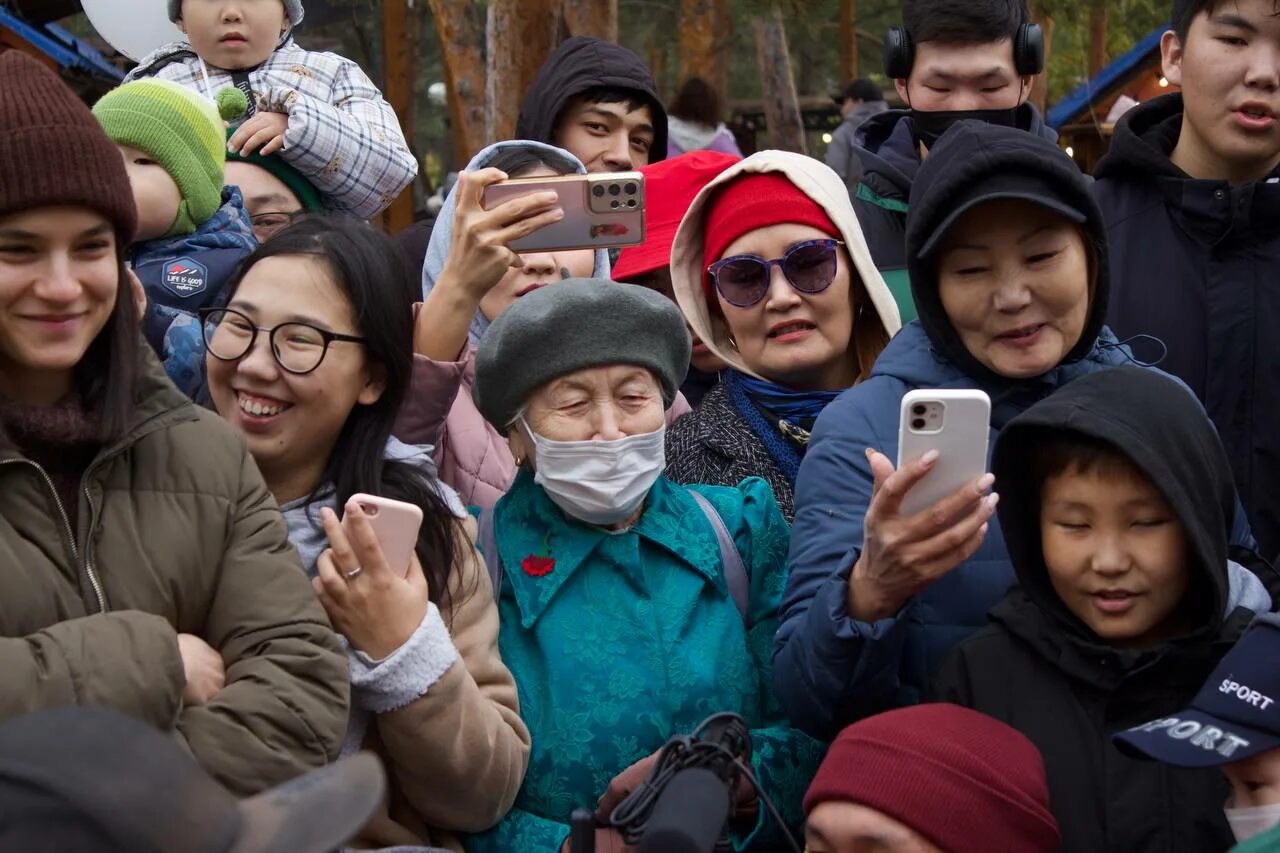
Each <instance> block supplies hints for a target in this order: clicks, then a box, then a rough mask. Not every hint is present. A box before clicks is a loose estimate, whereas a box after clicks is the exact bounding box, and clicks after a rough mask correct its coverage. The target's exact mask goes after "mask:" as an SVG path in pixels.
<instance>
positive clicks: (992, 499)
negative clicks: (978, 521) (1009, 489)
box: [987, 492, 1000, 512]
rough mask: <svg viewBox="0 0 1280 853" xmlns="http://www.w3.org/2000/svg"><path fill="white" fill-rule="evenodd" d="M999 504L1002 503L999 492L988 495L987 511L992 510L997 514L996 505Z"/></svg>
mask: <svg viewBox="0 0 1280 853" xmlns="http://www.w3.org/2000/svg"><path fill="white" fill-rule="evenodd" d="M998 503H1000V493H999V492H992V493H991V494H989V495H987V509H988V510H990V511H991V512H995V511H996V504H998Z"/></svg>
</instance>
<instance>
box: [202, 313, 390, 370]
mask: <svg viewBox="0 0 1280 853" xmlns="http://www.w3.org/2000/svg"><path fill="white" fill-rule="evenodd" d="M199 314H200V325H201V328H202V329H203V331H204V346H205V349H206V350H208V352H209V354H210V355H211V356H213V357H214V358H216V359H218V360H219V361H238V360H240V359H242V358H244V357H245V356H246V355H248V354H249V353H250V352H251V351H252V350H253V345H254V344H255V343H256V342H257V340H258V333H259V332H264V333H266V335H267V338H268V340H269V341H270V343H271V354H272V355H273V356H275V359H276V363H277V364H279V365H280V366H281V367H282V368H284V369H285V370H287V371H288V372H289V373H295V374H299V375H300V374H304V373H310V372H311V371H313V370H315V369H316V368H317V367H319V366H320V363H321V362H323V361H324V357H325V355H327V354H328V352H329V344H331V343H333V342H335V341H345V342H347V343H352V344H363V343H367V341H366V340H365V339H364V338H361V337H357V336H355V335H340V334H338V333H337V332H330V331H329V330H327V329H318V328H316V327H315V326H313V325H311V324H310V323H281V324H280V325H279V326H275V327H274V328H270V329H264V328H262V327H261V326H255V325H254V324H253V321H252V320H250V319H249V318H248V317H247V316H246V315H244V314H242V313H241V312H239V311H236V310H235V309H234V308H203V309H201V310H200V312H199Z"/></svg>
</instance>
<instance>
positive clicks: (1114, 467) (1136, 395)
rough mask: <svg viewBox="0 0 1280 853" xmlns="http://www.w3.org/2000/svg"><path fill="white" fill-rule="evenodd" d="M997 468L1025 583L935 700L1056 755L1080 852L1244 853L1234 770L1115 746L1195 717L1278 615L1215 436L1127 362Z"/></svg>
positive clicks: (937, 689)
mask: <svg viewBox="0 0 1280 853" xmlns="http://www.w3.org/2000/svg"><path fill="white" fill-rule="evenodd" d="M992 470H993V473H994V474H995V475H996V482H997V483H999V484H1000V489H1001V492H1002V494H1003V496H1004V500H1002V501H1001V503H1000V510H999V513H1000V524H1001V528H1002V529H1003V531H1004V538H1005V542H1006V544H1007V546H1008V548H1009V553H1010V555H1011V557H1012V558H1013V562H1014V567H1015V572H1016V574H1017V578H1018V581H1019V584H1020V588H1015V589H1014V590H1013V591H1012V592H1010V593H1009V595H1008V596H1007V597H1006V598H1005V599H1004V600H1003V601H1001V602H1000V603H999V604H997V605H996V607H995V608H994V609H993V610H992V612H991V619H992V622H993V624H992V625H990V626H988V627H987V628H985V629H983V630H982V631H980V632H978V633H977V634H974V635H973V636H972V637H970V638H969V639H968V640H966V641H964V642H962V643H961V644H960V645H959V646H958V647H957V648H956V650H955V652H953V654H952V656H951V657H950V658H948V659H947V660H946V661H945V662H944V663H943V664H942V666H941V667H939V669H938V671H937V672H936V673H935V675H934V681H933V692H934V693H935V694H936V696H937V697H938V698H939V699H940V700H941V701H951V702H956V703H957V704H961V705H966V706H968V707H970V708H973V709H975V710H978V711H981V712H982V713H984V714H987V715H989V716H992V717H995V718H996V719H998V720H1001V721H1003V722H1005V723H1008V724H1009V725H1011V726H1013V727H1014V728H1016V729H1018V730H1019V731H1021V732H1022V733H1023V734H1025V735H1026V736H1027V737H1028V738H1030V739H1031V741H1032V742H1033V743H1034V744H1035V745H1036V746H1037V747H1038V748H1039V749H1040V752H1041V754H1042V755H1043V756H1044V761H1045V770H1046V773H1047V776H1048V779H1049V791H1050V803H1051V807H1052V809H1053V812H1054V815H1055V816H1056V818H1057V820H1058V824H1059V827H1060V828H1061V830H1062V841H1063V847H1062V849H1063V851H1065V853H1073V851H1079V853H1085V851H1088V853H1104V852H1105V851H1115V852H1116V853H1120V851H1124V853H1128V852H1129V851H1133V850H1197V851H1199V850H1205V851H1210V850H1224V849H1226V848H1227V847H1228V846H1229V845H1230V844H1231V840H1232V836H1231V831H1230V829H1229V828H1228V826H1227V824H1226V820H1225V818H1224V817H1223V813H1222V803H1223V800H1224V799H1225V798H1226V795H1227V789H1226V785H1225V782H1224V780H1223V779H1222V778H1221V776H1220V775H1219V774H1217V773H1216V772H1214V771H1211V770H1196V769H1186V768H1174V767H1169V766H1167V765H1159V764H1154V763H1151V762H1143V761H1139V760H1136V759H1132V758H1129V757H1127V756H1125V755H1124V754H1122V753H1121V752H1120V751H1119V750H1117V749H1116V747H1115V746H1114V745H1113V744H1112V742H1111V739H1110V736H1111V735H1112V734H1113V733H1114V732H1116V731H1118V730H1121V729H1124V728H1126V727H1129V726H1133V725H1137V724H1139V723H1142V722H1145V721H1147V720H1149V719H1151V718H1153V717H1158V716H1160V715H1162V714H1164V713H1167V712H1169V711H1173V710H1176V709H1178V708H1180V707H1182V705H1183V704H1185V703H1186V702H1187V701H1188V700H1189V699H1190V698H1191V697H1192V696H1194V695H1195V693H1196V691H1197V689H1198V688H1199V686H1200V684H1201V682H1202V681H1203V680H1204V678H1205V676H1207V675H1208V674H1209V672H1210V671H1212V669H1213V667H1214V665H1215V664H1216V663H1217V661H1218V660H1219V659H1220V658H1221V657H1222V656H1223V655H1224V654H1225V653H1226V652H1227V650H1228V649H1230V647H1231V644H1232V643H1233V642H1234V641H1235V640H1236V638H1237V637H1238V636H1239V635H1240V633H1241V631H1242V630H1243V629H1244V627H1245V625H1246V624H1248V622H1249V620H1250V619H1251V618H1252V617H1253V615H1254V611H1255V610H1259V611H1265V610H1266V609H1267V608H1268V607H1269V606H1270V598H1269V597H1268V596H1267V594H1266V591H1265V590H1264V589H1263V587H1262V585H1261V583H1260V582H1259V581H1258V580H1257V579H1256V578H1255V577H1254V576H1253V575H1252V574H1250V573H1249V572H1247V571H1246V570H1244V569H1241V568H1240V567H1238V566H1235V565H1234V564H1230V565H1229V564H1228V561H1227V538H1228V531H1229V529H1230V524H1231V519H1232V516H1233V514H1234V512H1235V495H1234V489H1233V486H1232V482H1231V473H1230V469H1229V467H1228V465H1227V460H1226V456H1225V454H1224V452H1223V450H1222V446H1221V444H1220V443H1219V441H1218V438H1217V435H1216V434H1215V432H1214V429H1213V426H1212V425H1211V424H1210V423H1209V421H1208V419H1207V418H1206V417H1205V416H1204V413H1203V412H1202V411H1201V409H1200V407H1199V406H1198V405H1197V403H1196V401H1195V399H1194V398H1193V397H1192V396H1191V395H1190V394H1188V393H1187V392H1186V390H1185V389H1184V388H1182V387H1181V386H1179V385H1178V384H1177V383H1176V382H1175V381H1174V380H1172V379H1170V378H1168V377H1167V376H1164V375H1162V374H1160V373H1158V372H1156V371H1152V370H1143V369H1138V368H1130V367H1119V368H1115V369H1112V370H1106V371H1100V372H1098V373H1094V374H1091V375H1089V376H1084V377H1081V378H1080V379H1077V380H1076V381H1074V382H1072V383H1070V384H1068V385H1066V386H1065V387H1063V388H1062V389H1061V390H1060V391H1058V392H1057V393H1055V394H1053V395H1052V396H1050V397H1048V398H1046V399H1045V400H1043V401H1042V402H1040V403H1038V404H1036V405H1035V406H1032V407H1031V408H1030V409H1028V410H1027V411H1026V412H1025V413H1024V414H1022V415H1021V416H1019V417H1018V418H1016V419H1014V420H1013V421H1012V422H1011V423H1010V424H1009V425H1008V426H1006V427H1005V428H1004V430H1003V431H1002V433H1001V435H1000V438H999V440H998V442H997V444H996V449H995V455H994V457H993V463H992Z"/></svg>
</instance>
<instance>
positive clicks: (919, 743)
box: [804, 704, 1060, 853]
mask: <svg viewBox="0 0 1280 853" xmlns="http://www.w3.org/2000/svg"><path fill="white" fill-rule="evenodd" d="M828 800H842V801H846V802H852V803H858V804H859V805H864V806H867V807H868V808H873V809H875V810H877V811H879V812H883V813H884V814H886V815H888V816H889V817H891V818H893V819H894V820H897V821H898V822H899V823H902V824H905V825H906V826H909V827H910V828H912V829H914V830H915V831H916V832H918V833H920V834H921V835H923V836H924V837H925V838H927V839H929V841H930V842H932V843H933V844H934V845H936V846H937V847H940V848H942V849H943V850H946V851H948V853H989V851H992V850H1017V851H1019V853H1042V851H1043V853H1050V851H1057V850H1058V848H1059V846H1060V841H1059V836H1058V824H1057V822H1056V821H1055V820H1054V818H1053V814H1052V813H1051V812H1050V811H1049V789H1048V783H1047V782H1046V781H1045V776H1044V761H1043V760H1042V759H1041V757H1040V752H1039V750H1037V749H1036V748H1035V746H1034V745H1033V744H1032V743H1031V741H1029V740H1027V738H1026V737H1025V736H1023V735H1022V734H1021V733H1020V732H1018V731H1016V730H1014V729H1012V728H1010V727H1009V726H1006V725H1005V724H1004V723H1001V722H999V721H998V720H993V719H991V718H990V717H987V716H984V715H982V714H979V713H978V712H977V711H972V710H969V709H968V708H962V707H960V706H958V705H946V704H936V705H917V706H915V707H912V708H902V709H900V710H897V711H890V712H889V713H886V714H880V715H878V716H875V717H870V718H868V719H866V720H863V721H861V722H859V723H854V724H853V725H851V726H849V727H848V728H847V729H845V730H844V731H843V732H841V733H840V736H839V737H838V738H836V741H835V743H833V744H832V745H831V750H830V751H829V752H828V753H827V757H826V758H825V759H824V760H823V762H822V766H821V767H820V768H818V775H817V776H816V777H815V778H814V780H813V784H811V785H810V786H809V791H808V793H807V794H805V798H804V810H805V814H808V813H809V812H810V811H812V810H813V807H814V806H816V805H817V804H818V803H822V802H826V801H828Z"/></svg>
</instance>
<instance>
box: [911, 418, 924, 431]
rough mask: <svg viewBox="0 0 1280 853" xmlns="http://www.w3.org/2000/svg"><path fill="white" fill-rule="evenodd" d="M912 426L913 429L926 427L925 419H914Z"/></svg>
mask: <svg viewBox="0 0 1280 853" xmlns="http://www.w3.org/2000/svg"><path fill="white" fill-rule="evenodd" d="M911 428H912V429H924V428H925V421H924V418H916V419H915V420H913V421H912V422H911Z"/></svg>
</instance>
